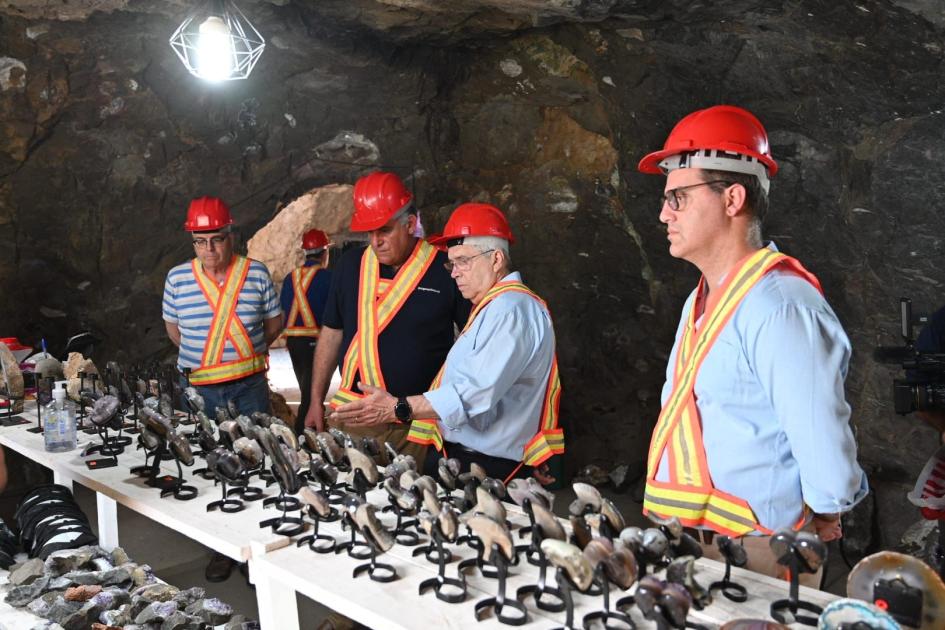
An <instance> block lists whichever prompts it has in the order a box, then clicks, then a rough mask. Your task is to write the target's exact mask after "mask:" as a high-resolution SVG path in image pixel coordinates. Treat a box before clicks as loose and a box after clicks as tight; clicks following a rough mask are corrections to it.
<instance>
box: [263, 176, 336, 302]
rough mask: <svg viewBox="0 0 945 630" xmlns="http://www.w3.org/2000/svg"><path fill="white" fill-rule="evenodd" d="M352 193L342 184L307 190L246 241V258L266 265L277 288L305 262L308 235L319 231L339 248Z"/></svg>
mask: <svg viewBox="0 0 945 630" xmlns="http://www.w3.org/2000/svg"><path fill="white" fill-rule="evenodd" d="M351 190H352V187H351V186H349V185H342V184H337V185H330V186H322V187H321V188H315V189H313V190H310V191H308V192H307V193H305V194H304V195H301V196H300V197H298V198H297V199H295V200H294V201H292V202H291V203H289V204H288V205H287V206H285V207H284V208H282V210H280V211H279V213H278V214H277V215H276V216H275V218H274V219H273V220H272V221H270V222H269V223H268V224H267V225H266V226H265V227H263V228H262V229H261V230H259V231H258V232H256V234H255V235H254V236H253V237H252V238H251V239H249V242H248V244H247V246H248V253H249V257H250V258H254V259H256V260H259V261H261V262H263V263H265V264H266V266H267V267H268V268H269V273H271V274H272V280H273V282H275V284H276V287H279V286H280V285H281V283H282V279H283V278H285V277H286V276H287V275H288V274H289V273H290V272H291V271H292V270H293V269H294V268H296V267H298V266H299V265H301V264H302V262H304V260H305V253H304V252H303V251H302V247H301V243H302V235H303V234H305V233H306V232H307V231H309V230H311V229H314V228H317V229H319V230H322V231H324V232H325V233H326V234H328V237H329V238H330V239H333V240H334V241H335V242H336V243H339V244H340V242H341V240H343V239H344V238H345V237H346V235H347V230H348V224H349V223H350V221H351V213H352V212H353V211H354V203H353V201H352V197H351Z"/></svg>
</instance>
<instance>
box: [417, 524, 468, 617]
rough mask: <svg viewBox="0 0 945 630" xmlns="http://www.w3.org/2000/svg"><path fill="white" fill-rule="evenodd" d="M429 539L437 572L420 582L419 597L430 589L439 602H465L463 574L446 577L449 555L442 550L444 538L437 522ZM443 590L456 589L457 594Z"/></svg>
mask: <svg viewBox="0 0 945 630" xmlns="http://www.w3.org/2000/svg"><path fill="white" fill-rule="evenodd" d="M430 537H431V538H432V539H433V542H432V544H433V545H435V546H436V549H437V552H436V554H434V555H435V556H436V558H437V563H436V564H437V569H438V570H437V574H436V577H432V578H429V579H426V580H424V581H423V582H420V589H419V593H420V595H423V593H424V592H425V591H426V590H427V589H430V588H432V589H433V592H434V594H435V595H436V598H437V599H438V600H440V601H443V602H446V603H448V604H458V603H459V602H463V601H466V579H465V577H464V576H463V574H462V573H460V574H459V577H458V578H448V577H446V564H447V562H448V561H447V560H446V558H447V557H448V556H450V555H451V554H450V552H449V551H447V550H446V549H444V548H443V543H444V542H445V537H444V536H443V531H442V530H441V529H440V523H439V521H437V522H435V523H434V524H433V529H432V531H431V533H430ZM414 555H416V554H414ZM445 588H450V589H458V591H459V592H456V591H454V592H448V591H446V590H444V589H445Z"/></svg>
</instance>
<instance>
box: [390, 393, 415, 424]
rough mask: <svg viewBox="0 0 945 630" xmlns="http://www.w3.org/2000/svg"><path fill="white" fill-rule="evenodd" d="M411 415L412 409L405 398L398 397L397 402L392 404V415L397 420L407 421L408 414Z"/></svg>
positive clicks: (408, 418) (408, 419)
mask: <svg viewBox="0 0 945 630" xmlns="http://www.w3.org/2000/svg"><path fill="white" fill-rule="evenodd" d="M412 415H413V409H411V407H410V403H409V402H407V399H406V398H403V397H401V398H398V399H397V404H396V405H394V416H395V417H396V418H397V421H398V422H409V421H410V416H412Z"/></svg>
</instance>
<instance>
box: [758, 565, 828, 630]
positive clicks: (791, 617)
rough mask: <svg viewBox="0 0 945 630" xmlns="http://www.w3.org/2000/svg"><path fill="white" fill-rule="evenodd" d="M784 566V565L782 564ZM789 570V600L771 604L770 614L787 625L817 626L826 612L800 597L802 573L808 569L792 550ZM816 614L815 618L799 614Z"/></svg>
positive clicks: (780, 600)
mask: <svg viewBox="0 0 945 630" xmlns="http://www.w3.org/2000/svg"><path fill="white" fill-rule="evenodd" d="M779 562H780V561H779ZM782 564H784V563H783V562H782ZM787 567H788V570H789V571H790V572H791V573H790V575H791V586H790V591H789V594H788V599H779V600H777V601H774V602H771V609H770V614H771V617H772V618H774V620H775V621H777V622H779V623H783V624H785V625H788V624H791V623H799V624H801V625H804V626H814V627H816V626H817V620H818V617H820V613H822V612H823V611H824V609H823V608H821V607H820V606H818V605H817V604H812V603H811V602H805V601H804V600H802V599H800V597H799V596H798V590H799V586H800V573H801V571H802V570H804V569H806V568H807V567H805V566H803V565H802V563H801V560H800V558H798V557H797V552H796V551H794V550H793V549H792V550H791V555H790V557H789V558H788V560H787ZM802 611H803V612H809V613H814V615H813V616H810V615H802V614H799V613H801V612H802Z"/></svg>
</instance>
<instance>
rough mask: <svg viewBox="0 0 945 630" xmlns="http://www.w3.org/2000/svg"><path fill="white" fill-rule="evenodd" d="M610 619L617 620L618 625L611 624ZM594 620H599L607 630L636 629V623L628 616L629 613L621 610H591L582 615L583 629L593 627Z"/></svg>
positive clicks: (586, 629)
mask: <svg viewBox="0 0 945 630" xmlns="http://www.w3.org/2000/svg"><path fill="white" fill-rule="evenodd" d="M611 620H613V621H617V622H619V624H618V625H611V623H610V622H611ZM595 622H600V624H601V625H602V626H603V627H604V628H606V629H607V630H636V627H637V626H636V624H635V623H633V619H631V618H630V615H628V614H627V613H622V612H615V611H613V610H598V611H597V612H592V613H588V614H586V615H584V621H583V622H582V623H583V624H584V630H590V629H591V628H593V627H594V623H595Z"/></svg>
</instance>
